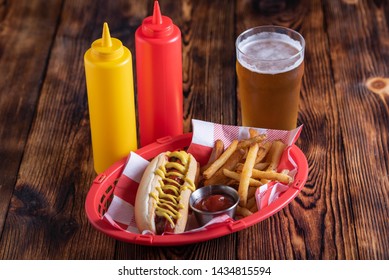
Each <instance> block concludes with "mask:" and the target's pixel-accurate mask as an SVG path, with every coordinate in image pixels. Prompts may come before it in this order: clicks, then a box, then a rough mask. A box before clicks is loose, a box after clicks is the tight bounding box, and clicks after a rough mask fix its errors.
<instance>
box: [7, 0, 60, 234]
mask: <svg viewBox="0 0 389 280" xmlns="http://www.w3.org/2000/svg"><path fill="white" fill-rule="evenodd" d="M48 10H50V13H48ZM60 11H61V1H51V2H50V3H46V1H34V3H30V1H19V2H15V1H2V2H0V77H1V79H0V92H1V98H0V123H1V124H2V125H1V126H0V159H1V160H0V170H1V172H0V197H1V200H0V232H2V229H3V225H4V222H5V218H6V213H7V210H8V206H9V202H10V198H11V196H12V193H13V191H14V186H15V182H16V180H17V176H18V170H19V165H20V162H21V159H22V156H23V153H24V147H25V145H26V141H27V138H28V133H29V130H30V127H31V124H32V121H33V117H34V113H35V110H36V104H37V102H38V98H39V95H40V91H41V87H42V80H43V79H44V77H45V74H46V68H47V63H48V59H49V56H50V52H51V47H52V42H53V40H54V38H55V33H56V26H57V20H58V16H59V13H60Z"/></svg>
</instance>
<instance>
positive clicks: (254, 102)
mask: <svg viewBox="0 0 389 280" xmlns="http://www.w3.org/2000/svg"><path fill="white" fill-rule="evenodd" d="M264 29H266V30H265V31H264ZM280 29H281V33H279V30H280ZM285 30H286V31H285ZM291 33H297V32H294V31H292V30H290V29H287V28H281V27H273V26H269V27H257V28H253V29H250V30H248V31H246V32H244V33H242V34H241V35H240V36H239V37H238V39H237V45H236V47H237V61H236V72H237V77H238V95H239V98H240V103H241V112H242V123H243V125H244V126H252V127H261V128H271V129H281V130H291V129H293V128H296V125H297V117H298V106H299V97H300V87H301V80H302V76H303V73H304V39H303V38H302V37H301V35H299V34H298V33H297V35H296V34H293V35H295V36H296V37H297V39H295V38H291V37H290V36H291Z"/></svg>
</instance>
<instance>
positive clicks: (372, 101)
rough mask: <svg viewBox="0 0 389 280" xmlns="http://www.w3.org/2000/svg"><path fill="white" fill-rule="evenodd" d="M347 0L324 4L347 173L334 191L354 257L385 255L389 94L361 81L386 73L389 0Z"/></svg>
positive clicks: (388, 244) (388, 212) (388, 242)
mask: <svg viewBox="0 0 389 280" xmlns="http://www.w3.org/2000/svg"><path fill="white" fill-rule="evenodd" d="M348 3H349V2H348V1H343V2H342V1H339V2H329V3H327V5H325V13H326V15H327V26H328V27H327V30H328V36H329V45H330V48H331V50H332V51H331V64H332V67H333V73H334V80H335V89H336V91H335V92H336V94H335V97H336V103H335V104H336V106H337V107H338V108H339V109H338V111H339V126H340V128H341V130H342V137H343V142H342V145H343V149H344V153H345V163H346V164H345V167H344V168H345V170H344V171H343V173H344V174H347V177H348V184H347V185H344V186H342V187H343V188H344V189H340V188H339V190H338V192H339V193H341V192H343V193H347V196H345V197H344V199H345V200H346V201H347V203H348V204H349V207H348V209H345V210H347V214H349V218H350V219H349V220H348V221H347V222H348V224H349V225H354V226H355V228H354V230H355V235H356V238H357V244H356V245H357V249H358V255H357V257H358V259H388V257H389V252H388V250H387V248H389V240H388V238H387V233H388V230H389V224H388V216H389V209H388V207H387V205H388V197H389V195H388V194H389V177H388V170H389V168H388V167H389V165H388V162H389V160H388V159H389V158H388V155H389V153H388V151H389V141H388V135H389V125H388V124H389V110H388V101H389V98H388V93H386V94H385V93H382V94H377V93H374V92H371V91H369V90H368V89H367V87H366V81H367V80H368V79H369V78H373V77H385V75H386V76H387V75H388V72H389V66H388V65H389V48H388V42H389V32H388V25H387V24H386V23H385V22H387V20H388V8H389V3H387V1H362V0H361V1H354V3H351V4H348ZM339 38H342V40H339ZM361 167H363V170H361ZM339 203H340V204H343V203H344V201H339ZM343 214H344V213H342V215H343Z"/></svg>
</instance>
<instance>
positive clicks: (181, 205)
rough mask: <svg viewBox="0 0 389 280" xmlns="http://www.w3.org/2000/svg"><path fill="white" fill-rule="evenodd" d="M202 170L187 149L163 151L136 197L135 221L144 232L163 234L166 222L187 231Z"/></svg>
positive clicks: (169, 228)
mask: <svg viewBox="0 0 389 280" xmlns="http://www.w3.org/2000/svg"><path fill="white" fill-rule="evenodd" d="M177 160H178V161H177ZM198 170H199V165H198V163H197V161H196V159H195V158H194V157H193V156H192V155H191V154H189V153H186V152H185V151H175V152H165V153H161V154H159V155H158V156H157V157H155V158H154V159H153V160H152V161H151V162H150V163H149V165H148V166H147V168H146V170H145V172H144V174H143V177H142V179H141V182H140V184H139V187H138V191H137V194H136V199H135V221H136V224H137V227H138V229H139V231H140V232H143V231H144V230H149V231H151V232H153V233H155V234H162V233H163V231H164V230H162V229H161V227H162V224H163V223H166V226H164V228H165V227H166V230H167V231H169V232H172V233H182V232H184V231H185V227H186V223H187V220H188V209H189V198H190V195H191V193H192V191H194V188H195V183H196V180H197V177H198V173H199V172H198ZM172 178H173V179H172ZM175 178H176V179H175ZM172 189H174V190H175V191H173V190H172ZM167 204H168V205H169V207H167V206H166V205H167ZM168 208H170V209H168ZM156 221H157V223H156ZM156 224H157V225H156Z"/></svg>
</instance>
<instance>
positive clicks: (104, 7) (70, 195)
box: [0, 0, 141, 259]
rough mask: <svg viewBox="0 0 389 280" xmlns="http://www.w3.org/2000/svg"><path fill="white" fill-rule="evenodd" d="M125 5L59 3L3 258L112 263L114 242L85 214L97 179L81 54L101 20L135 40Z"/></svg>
mask: <svg viewBox="0 0 389 280" xmlns="http://www.w3.org/2000/svg"><path fill="white" fill-rule="evenodd" d="M135 2H136V1H134V3H135ZM45 3H46V2H45ZM130 4H131V3H130ZM130 4H129V3H128V2H127V1H121V2H120V3H119V2H118V1H115V3H113V2H108V1H101V2H99V3H98V4H96V3H95V1H92V0H91V1H77V0H74V1H72V0H68V1H65V2H64V5H63V9H62V14H61V17H60V18H59V19H60V22H59V26H58V32H57V34H56V38H55V41H54V44H53V47H52V50H51V56H50V60H49V64H48V68H47V74H46V77H45V80H44V81H43V86H42V92H41V96H40V99H39V104H38V106H37V112H36V116H35V121H34V124H33V126H32V128H31V132H30V136H29V139H28V143H27V145H26V149H25V152H24V157H23V161H22V163H21V167H20V173H19V178H18V180H17V184H16V188H15V191H14V195H13V197H12V201H11V206H10V211H9V213H8V217H7V220H6V223H5V227H4V233H3V235H2V239H1V242H0V247H1V248H4V249H3V250H2V256H1V257H2V258H6V259H7V258H10V259H34V258H39V259H111V258H113V256H114V251H115V242H116V241H115V240H114V239H111V238H108V237H106V236H105V235H103V234H102V233H99V232H97V231H96V230H95V229H93V228H92V226H91V225H90V224H89V222H88V221H87V218H86V215H85V210H84V203H85V198H86V194H87V192H88V190H89V187H90V185H91V183H92V181H93V179H94V177H95V176H96V174H95V173H94V171H93V164H92V156H91V142H90V129H89V117H88V107H87V95H86V87H85V75H84V65H83V55H84V52H85V51H86V50H87V49H88V48H89V46H90V44H91V43H92V42H93V41H94V40H95V39H97V38H99V37H100V36H101V30H102V24H103V21H105V20H106V21H108V22H109V24H110V28H111V34H112V36H113V37H119V39H121V40H122V41H123V42H128V41H131V40H133V39H132V36H133V33H132V32H130V31H127V28H126V25H125V24H124V23H125V22H126V21H127V20H128V19H129V18H130V17H131V16H132V15H136V14H137V13H138V12H139V11H140V12H141V10H138V9H137V7H138V6H136V5H135V4H134V5H133V6H132V5H130ZM40 9H42V10H43V8H42V7H40ZM48 11H49V10H48ZM38 14H39V13H38ZM35 29H36V28H35ZM34 41H35V40H34ZM36 64H37V63H36V62H35V65H34V67H36ZM34 69H35V68H34ZM36 252H39V253H38V254H37V253H36Z"/></svg>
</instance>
